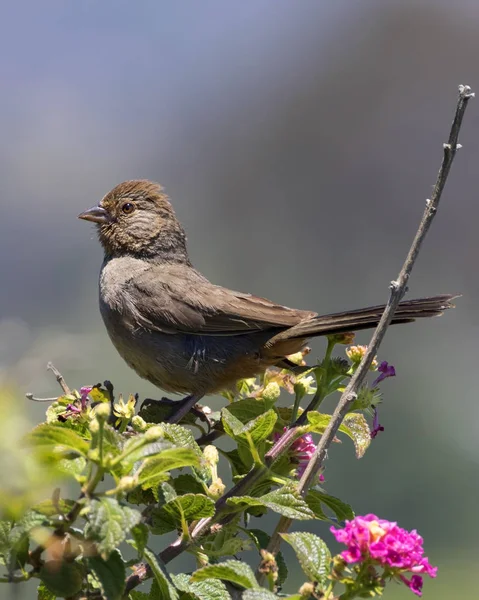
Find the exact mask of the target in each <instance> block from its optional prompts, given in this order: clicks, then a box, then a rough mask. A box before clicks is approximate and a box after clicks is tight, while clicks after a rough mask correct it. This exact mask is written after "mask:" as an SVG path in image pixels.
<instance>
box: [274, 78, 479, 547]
mask: <svg viewBox="0 0 479 600" xmlns="http://www.w3.org/2000/svg"><path fill="white" fill-rule="evenodd" d="M473 97H474V93H473V92H472V91H471V88H470V87H469V86H468V85H460V86H459V98H458V101H457V107H456V113H455V115H454V120H453V123H452V126H451V131H450V134H449V139H448V142H447V143H446V144H444V146H443V148H444V155H443V159H442V164H441V168H440V169H439V173H438V176H437V180H436V184H435V186H434V189H433V193H432V196H431V199H429V200H427V201H426V208H425V209H424V213H423V216H422V219H421V222H420V224H419V227H418V230H417V232H416V235H415V237H414V240H413V242H412V244H411V247H410V249H409V252H408V254H407V257H406V260H405V261H404V264H403V267H402V269H401V271H400V273H399V276H398V278H397V280H395V281H391V284H390V286H389V289H390V295H389V300H388V303H387V305H386V307H385V309H384V313H383V315H382V317H381V320H380V322H379V324H378V326H377V328H376V329H375V331H374V333H373V336H372V338H371V341H370V343H369V345H368V350H367V352H366V354H365V355H364V357H363V360H362V361H361V364H360V365H359V367H358V369H357V370H356V372H355V373H354V375H353V376H352V378H351V381H350V382H349V384H348V386H347V387H346V389H345V390H344V392H343V394H342V396H341V398H340V400H339V403H338V405H337V407H336V410H335V411H334V413H333V416H332V418H331V421H330V423H329V425H328V427H327V428H326V430H325V431H324V433H323V435H322V436H321V439H320V441H319V443H318V446H317V448H316V451H315V453H314V455H313V457H312V459H311V460H310V462H309V464H308V466H307V468H306V470H305V472H304V473H303V476H302V477H301V480H300V482H299V485H298V491H299V492H300V493H301V494H303V495H305V494H306V492H307V491H308V489H309V487H310V486H311V483H312V482H313V480H314V479H315V477H316V476H317V474H318V473H319V471H320V469H321V468H322V466H323V462H324V459H325V457H326V454H327V451H328V448H329V446H330V445H331V443H332V441H333V439H334V437H335V435H336V433H337V431H338V429H339V426H340V425H341V423H342V421H343V419H344V417H345V416H346V414H347V412H348V411H349V408H350V407H351V404H352V403H353V401H354V400H355V398H356V397H357V393H358V391H359V388H360V387H361V385H362V383H363V382H364V380H365V378H366V375H367V373H368V371H369V367H370V366H371V363H372V361H373V359H374V357H375V356H376V354H377V351H378V348H379V346H380V344H381V342H382V340H383V338H384V336H385V334H386V331H387V328H388V327H389V325H390V323H391V320H392V318H393V316H394V313H395V311H396V309H397V306H398V304H399V302H400V301H401V299H402V297H403V296H404V294H405V293H406V291H407V284H408V281H409V277H410V275H411V271H412V269H413V267H414V263H415V262H416V259H417V256H418V254H419V250H420V248H421V245H422V242H423V241H424V238H425V237H426V234H427V232H428V231H429V228H430V226H431V223H432V220H433V219H434V216H435V215H436V212H437V208H438V206H439V201H440V199H441V195H442V192H443V190H444V186H445V185H446V181H447V177H448V175H449V171H450V169H451V165H452V162H453V160H454V157H455V155H456V152H457V150H458V149H459V148H460V147H461V146H460V145H458V143H457V139H458V136H459V130H460V128H461V124H462V119H463V117H464V113H465V111H466V108H467V105H468V102H469V100H470V99H471V98H473ZM291 523H292V521H291V519H287V518H285V517H282V518H281V519H280V520H279V522H278V525H277V527H276V529H275V532H274V534H273V535H272V537H271V540H270V543H269V545H268V551H269V552H271V553H272V554H276V553H277V552H278V550H279V546H280V544H281V534H282V533H285V532H286V531H288V529H289V527H290V526H291Z"/></svg>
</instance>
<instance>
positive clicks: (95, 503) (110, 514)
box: [85, 496, 141, 558]
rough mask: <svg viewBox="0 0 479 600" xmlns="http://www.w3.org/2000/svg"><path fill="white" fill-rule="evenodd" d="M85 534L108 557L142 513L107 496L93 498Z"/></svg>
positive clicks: (138, 520) (136, 522) (137, 521)
mask: <svg viewBox="0 0 479 600" xmlns="http://www.w3.org/2000/svg"><path fill="white" fill-rule="evenodd" d="M89 508H90V511H89V513H88V523H87V525H86V527H85V535H86V537H87V538H88V539H93V540H95V541H96V542H97V544H98V551H99V552H100V553H101V554H102V555H103V557H104V558H106V557H107V556H108V555H109V554H110V553H111V552H113V550H115V548H117V547H118V546H119V545H120V544H121V542H123V540H124V539H125V538H126V536H127V535H128V533H129V531H130V529H131V528H132V527H134V526H135V525H137V524H138V523H139V522H140V520H141V513H140V512H139V511H137V510H135V509H134V508H130V507H129V506H123V505H121V504H120V503H119V502H118V501H117V500H115V499H114V498H107V497H105V496H103V497H101V498H99V499H95V500H92V501H91V502H90V505H89Z"/></svg>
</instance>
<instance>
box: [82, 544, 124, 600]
mask: <svg viewBox="0 0 479 600" xmlns="http://www.w3.org/2000/svg"><path fill="white" fill-rule="evenodd" d="M87 564H88V567H89V568H90V569H91V570H92V571H93V573H95V575H96V577H97V578H98V581H99V582H100V585H101V589H102V592H103V596H104V597H105V599H106V600H121V598H122V596H123V590H124V588H125V577H126V569H125V563H124V562H123V559H122V557H121V554H120V552H119V551H118V550H114V551H113V552H112V553H111V554H110V556H109V557H108V558H107V559H106V560H105V559H103V558H101V556H90V557H89V558H87Z"/></svg>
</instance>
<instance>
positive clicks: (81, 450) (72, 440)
mask: <svg viewBox="0 0 479 600" xmlns="http://www.w3.org/2000/svg"><path fill="white" fill-rule="evenodd" d="M25 441H26V444H27V445H28V446H29V447H35V448H38V449H40V450H42V451H44V452H46V453H48V452H51V453H55V454H58V453H63V454H64V453H65V452H72V451H73V452H76V453H78V454H81V455H82V456H85V457H86V455H87V452H88V447H89V444H88V442H87V441H86V440H84V439H83V438H82V437H80V436H79V435H78V434H77V433H75V432H74V431H72V430H71V429H67V428H66V427H62V426H61V425H54V424H49V423H42V424H41V425H37V427H35V429H33V430H32V431H31V432H30V433H29V434H27V436H26V438H25Z"/></svg>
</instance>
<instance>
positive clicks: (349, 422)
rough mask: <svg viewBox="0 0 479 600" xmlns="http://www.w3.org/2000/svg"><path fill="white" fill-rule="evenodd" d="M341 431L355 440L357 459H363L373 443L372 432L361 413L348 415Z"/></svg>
mask: <svg viewBox="0 0 479 600" xmlns="http://www.w3.org/2000/svg"><path fill="white" fill-rule="evenodd" d="M339 429H340V431H343V432H344V433H345V434H346V435H348V436H349V437H350V438H351V439H352V440H353V442H354V447H355V449H356V457H357V458H361V457H363V456H364V454H365V452H366V450H367V449H368V447H369V444H370V443H371V431H370V429H369V425H368V422H367V421H366V418H365V417H364V415H363V414H361V413H350V414H349V415H346V416H345V417H344V421H343V423H342V425H341V427H340V428H339Z"/></svg>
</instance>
